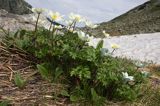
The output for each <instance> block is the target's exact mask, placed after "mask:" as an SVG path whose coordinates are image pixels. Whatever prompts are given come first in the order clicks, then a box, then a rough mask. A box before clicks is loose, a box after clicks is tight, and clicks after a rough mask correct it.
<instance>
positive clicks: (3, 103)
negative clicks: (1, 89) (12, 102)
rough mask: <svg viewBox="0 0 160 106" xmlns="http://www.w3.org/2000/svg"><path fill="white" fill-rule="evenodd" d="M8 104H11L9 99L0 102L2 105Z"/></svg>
mask: <svg viewBox="0 0 160 106" xmlns="http://www.w3.org/2000/svg"><path fill="white" fill-rule="evenodd" d="M8 104H9V101H7V100H5V101H2V102H0V106H8Z"/></svg>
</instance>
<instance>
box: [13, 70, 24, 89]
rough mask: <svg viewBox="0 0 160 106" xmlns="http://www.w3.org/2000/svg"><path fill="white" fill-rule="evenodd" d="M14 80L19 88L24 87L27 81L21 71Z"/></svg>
mask: <svg viewBox="0 0 160 106" xmlns="http://www.w3.org/2000/svg"><path fill="white" fill-rule="evenodd" d="M14 82H15V84H16V86H18V87H19V88H23V87H24V86H25V83H26V81H25V80H23V79H22V77H21V75H20V74H19V73H17V74H15V77H14Z"/></svg>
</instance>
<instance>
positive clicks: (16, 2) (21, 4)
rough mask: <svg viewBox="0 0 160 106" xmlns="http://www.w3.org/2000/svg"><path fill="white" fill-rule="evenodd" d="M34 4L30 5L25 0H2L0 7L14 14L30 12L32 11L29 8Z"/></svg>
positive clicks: (0, 0)
mask: <svg viewBox="0 0 160 106" xmlns="http://www.w3.org/2000/svg"><path fill="white" fill-rule="evenodd" d="M31 7H32V6H31V5H29V4H28V3H27V2H25V1H24V0H0V9H5V10H7V11H8V12H9V13H14V14H20V15H21V14H29V13H31V11H30V10H29V9H28V8H31Z"/></svg>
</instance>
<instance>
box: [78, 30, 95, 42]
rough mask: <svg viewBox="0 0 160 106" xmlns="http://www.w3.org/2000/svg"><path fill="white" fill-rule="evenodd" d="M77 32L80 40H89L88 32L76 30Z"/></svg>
mask: <svg viewBox="0 0 160 106" xmlns="http://www.w3.org/2000/svg"><path fill="white" fill-rule="evenodd" d="M77 34H78V37H79V38H80V39H81V40H84V41H89V40H90V39H91V38H92V37H90V36H89V35H88V34H85V33H84V32H82V31H77Z"/></svg>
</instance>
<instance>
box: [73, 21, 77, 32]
mask: <svg viewBox="0 0 160 106" xmlns="http://www.w3.org/2000/svg"><path fill="white" fill-rule="evenodd" d="M75 28H76V21H75V22H74V24H73V31H74V30H75Z"/></svg>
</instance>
